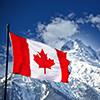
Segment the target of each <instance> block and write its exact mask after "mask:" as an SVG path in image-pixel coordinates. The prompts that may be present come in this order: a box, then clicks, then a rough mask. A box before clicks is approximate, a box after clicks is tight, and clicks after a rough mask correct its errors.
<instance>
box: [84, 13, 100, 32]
mask: <svg viewBox="0 0 100 100" xmlns="http://www.w3.org/2000/svg"><path fill="white" fill-rule="evenodd" d="M85 22H86V23H91V24H92V25H91V26H92V27H97V28H98V30H100V15H97V16H94V15H93V14H90V15H89V16H86V18H85Z"/></svg>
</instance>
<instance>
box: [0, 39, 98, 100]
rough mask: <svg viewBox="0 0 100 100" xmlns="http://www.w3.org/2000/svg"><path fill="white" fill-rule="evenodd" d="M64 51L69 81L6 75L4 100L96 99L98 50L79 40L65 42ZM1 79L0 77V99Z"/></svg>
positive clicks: (0, 91) (2, 84)
mask: <svg viewBox="0 0 100 100" xmlns="http://www.w3.org/2000/svg"><path fill="white" fill-rule="evenodd" d="M61 50H62V51H65V52H67V59H68V60H69V61H70V65H69V71H70V76H69V83H62V82H51V81H47V80H38V79H32V78H29V77H25V76H21V75H12V74H11V73H10V74H9V75H8V76H9V77H8V86H7V100H56V99H57V100H100V52H99V51H98V52H97V51H95V50H93V49H92V47H91V46H86V45H85V44H84V43H83V42H82V41H81V40H78V39H76V40H74V41H68V42H67V43H66V44H64V45H63V46H62V48H61ZM4 82H5V78H4V77H3V76H0V100H3V92H4Z"/></svg>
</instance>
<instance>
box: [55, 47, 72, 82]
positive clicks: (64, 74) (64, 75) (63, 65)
mask: <svg viewBox="0 0 100 100" xmlns="http://www.w3.org/2000/svg"><path fill="white" fill-rule="evenodd" d="M56 51H57V56H58V59H59V63H60V67H61V72H62V79H61V81H62V82H66V83H68V77H69V74H70V72H69V71H68V65H69V61H68V60H67V59H66V53H67V52H66V53H64V52H62V51H60V50H57V49H56Z"/></svg>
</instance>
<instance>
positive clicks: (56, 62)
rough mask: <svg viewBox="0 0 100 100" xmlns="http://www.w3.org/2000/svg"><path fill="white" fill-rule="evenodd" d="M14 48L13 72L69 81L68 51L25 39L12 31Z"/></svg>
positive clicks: (11, 36) (56, 80) (39, 77)
mask: <svg viewBox="0 0 100 100" xmlns="http://www.w3.org/2000/svg"><path fill="white" fill-rule="evenodd" d="M10 38H11V43H12V49H13V73H14V74H21V75H24V76H28V77H32V78H36V79H46V80H51V81H55V82H66V83H68V77H69V74H70V72H69V71H68V65H69V61H68V60H67V59H66V54H67V52H65V53H64V52H62V51H60V50H57V49H53V48H51V47H50V46H48V45H46V44H43V43H40V42H36V41H33V40H30V39H25V38H22V37H20V36H17V35H15V34H13V33H11V32H10Z"/></svg>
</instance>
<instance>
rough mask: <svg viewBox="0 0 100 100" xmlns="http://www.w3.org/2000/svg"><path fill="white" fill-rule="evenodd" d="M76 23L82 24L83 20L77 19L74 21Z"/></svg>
mask: <svg viewBox="0 0 100 100" xmlns="http://www.w3.org/2000/svg"><path fill="white" fill-rule="evenodd" d="M76 22H77V23H81V24H84V19H83V18H79V19H77V20H76Z"/></svg>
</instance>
